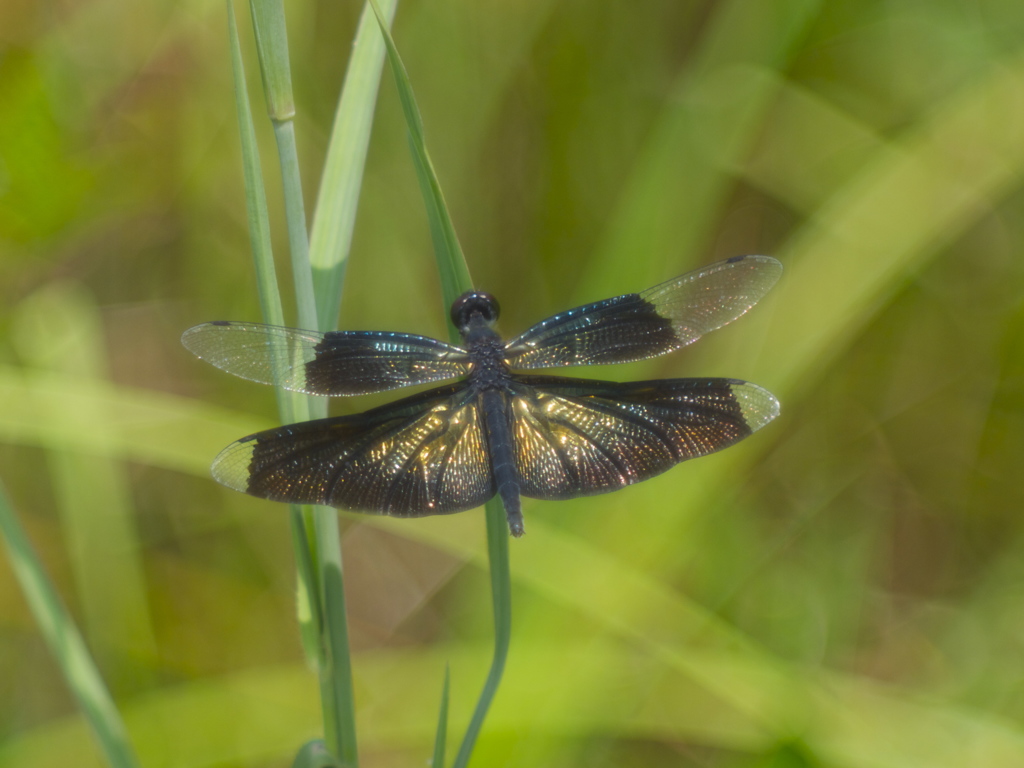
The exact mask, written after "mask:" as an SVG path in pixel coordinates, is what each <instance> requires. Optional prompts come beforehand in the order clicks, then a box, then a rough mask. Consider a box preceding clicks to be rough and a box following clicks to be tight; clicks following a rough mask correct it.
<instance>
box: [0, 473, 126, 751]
mask: <svg viewBox="0 0 1024 768" xmlns="http://www.w3.org/2000/svg"><path fill="white" fill-rule="evenodd" d="M0 533H2V534H3V540H4V545H5V547H6V549H7V556H8V557H9V558H10V561H11V566H12V568H13V570H14V574H15V576H16V577H17V579H18V582H19V584H21V589H22V592H24V594H25V599H26V600H27V601H28V604H29V608H31V610H32V613H33V615H34V616H35V619H36V622H38V624H39V628H40V631H41V632H42V634H43V637H44V638H46V643H47V645H49V646H50V650H51V651H52V652H53V655H54V657H55V658H56V659H57V663H58V664H60V667H61V671H62V672H63V674H64V679H65V680H67V681H68V685H69V686H70V687H71V692H72V693H73V694H74V696H75V699H76V700H77V701H78V706H79V707H81V709H82V713H83V714H84V715H85V718H86V720H87V721H88V723H89V726H90V728H92V731H93V733H94V734H95V736H96V739H97V741H99V744H100V748H101V749H102V750H103V753H104V755H105V756H106V759H107V761H108V762H109V763H110V765H112V766H114V768H134V766H137V765H138V764H139V762H138V760H137V758H136V756H135V750H134V749H133V748H132V745H131V743H130V742H129V740H128V732H127V730H126V729H125V727H124V722H123V721H122V720H121V716H120V714H119V713H118V711H117V708H116V707H115V706H114V702H113V699H111V697H110V693H109V692H108V691H107V689H106V686H104V684H103V680H102V678H101V677H100V673H99V670H98V669H97V668H96V665H95V664H94V663H93V660H92V658H91V657H90V656H89V650H88V648H86V645H85V641H84V640H83V639H82V636H81V634H80V633H79V632H78V629H77V628H76V627H75V624H74V622H73V621H72V620H71V617H70V615H69V614H68V612H67V610H66V609H65V608H64V606H63V605H62V604H61V601H60V598H59V597H58V596H57V592H56V590H55V589H54V588H53V585H52V584H51V583H50V580H49V579H48V578H47V576H46V572H45V571H44V570H43V567H42V564H41V563H40V562H39V558H38V557H37V556H36V554H35V552H34V550H33V549H32V545H31V544H30V543H29V540H28V536H26V535H25V531H24V530H23V529H22V527H21V525H20V523H19V522H18V518H17V516H16V515H15V514H14V510H13V509H12V508H11V505H10V501H9V500H8V498H7V492H6V490H5V489H4V488H3V486H0Z"/></svg>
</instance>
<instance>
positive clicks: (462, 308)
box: [452, 291, 501, 334]
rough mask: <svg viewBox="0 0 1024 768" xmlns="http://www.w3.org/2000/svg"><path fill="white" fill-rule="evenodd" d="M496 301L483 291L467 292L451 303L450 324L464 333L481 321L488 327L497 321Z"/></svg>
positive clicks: (497, 308)
mask: <svg viewBox="0 0 1024 768" xmlns="http://www.w3.org/2000/svg"><path fill="white" fill-rule="evenodd" d="M500 311H501V310H500V308H499V307H498V300H497V299H496V298H494V297H493V296H492V295H491V294H489V293H484V292H483V291H469V292H468V293H464V294H462V295H461V296H459V298H457V299H456V300H455V301H454V302H452V324H453V325H454V326H455V327H456V328H458V329H459V332H460V333H463V334H464V333H465V332H466V331H467V330H469V328H470V326H471V325H473V324H474V320H475V321H476V322H480V321H481V320H482V321H483V322H484V323H486V324H487V325H488V326H489V325H491V324H492V323H494V321H495V320H497V319H498V315H499V313H500Z"/></svg>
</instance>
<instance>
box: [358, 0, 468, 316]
mask: <svg viewBox="0 0 1024 768" xmlns="http://www.w3.org/2000/svg"><path fill="white" fill-rule="evenodd" d="M370 3H371V5H372V6H373V12H374V13H375V14H376V15H377V23H378V26H379V27H380V31H381V34H382V35H383V36H384V44H385V45H386V46H387V52H388V62H389V63H390V64H391V72H392V74H393V75H394V76H395V85H396V86H397V87H398V99H399V101H400V102H401V103H402V112H403V113H404V114H405V124H406V127H407V128H408V130H409V144H410V146H411V148H412V157H413V164H414V165H415V166H416V176H417V178H418V179H419V183H420V192H422V194H423V201H424V203H425V204H426V206H427V222H428V223H429V225H430V236H431V239H432V240H433V243H434V256H435V258H436V259H437V271H438V274H439V275H440V277H441V292H442V295H443V296H444V302H445V307H446V308H447V307H450V306H451V304H452V302H453V301H455V299H456V298H458V296H459V295H460V294H462V293H465V292H466V291H468V290H471V289H472V288H473V279H472V278H471V277H470V276H469V267H467V266H466V259H465V257H464V256H463V255H462V247H461V246H460V245H459V238H458V235H456V234H455V225H454V224H453V223H452V218H451V215H450V214H449V213H448V206H447V204H446V203H445V201H444V193H443V192H442V191H441V184H440V182H439V181H438V180H437V173H436V172H435V171H434V165H433V163H432V162H431V160H430V153H429V152H427V145H426V140H425V139H424V136H423V120H422V118H421V117H420V111H419V108H418V107H417V106H416V98H415V96H414V95H413V92H412V85H411V83H410V82H409V73H408V72H406V70H405V65H404V64H403V63H402V59H401V57H400V56H399V55H398V49H397V48H396V47H395V41H394V40H393V39H392V37H391V32H390V30H389V29H388V26H387V21H386V20H385V18H384V14H383V13H381V10H380V7H379V6H378V5H377V2H376V0H370ZM453 332H454V329H453Z"/></svg>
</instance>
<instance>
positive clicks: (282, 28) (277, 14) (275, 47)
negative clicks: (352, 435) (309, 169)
mask: <svg viewBox="0 0 1024 768" xmlns="http://www.w3.org/2000/svg"><path fill="white" fill-rule="evenodd" d="M249 8H250V10H251V12H252V25H253V31H254V33H255V35H256V52H257V55H258V57H259V60H260V72H261V73H262V74H263V92H264V94H265V96H266V101H267V113H268V115H269V117H270V121H271V123H272V124H273V126H274V138H275V139H276V140H277V141H276V143H277V158H278V162H279V163H280V166H281V183H282V188H283V192H284V211H285V221H286V222H287V225H288V248H289V251H290V254H291V265H292V278H293V280H294V283H295V298H296V311H297V313H298V325H299V327H300V328H316V323H317V317H316V299H315V297H314V292H313V273H312V271H311V270H310V267H309V237H308V235H307V232H306V208H305V203H304V202H303V199H302V178H301V175H300V173H299V156H298V149H297V147H296V145H295V122H294V121H295V99H294V96H293V94H292V75H291V64H290V62H289V57H288V34H287V32H288V30H287V27H286V25H285V18H284V5H283V4H282V3H281V2H280V0H250V3H249ZM311 413H312V415H313V417H314V418H318V417H322V416H324V415H326V413H327V411H326V406H325V405H324V404H322V403H320V404H318V405H313V404H312V403H311Z"/></svg>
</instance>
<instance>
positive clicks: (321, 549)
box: [228, 0, 356, 766]
mask: <svg viewBox="0 0 1024 768" xmlns="http://www.w3.org/2000/svg"><path fill="white" fill-rule="evenodd" d="M228 17H229V21H230V34H231V48H232V64H233V67H234V72H235V92H236V98H237V102H238V104H237V106H238V113H239V123H240V126H241V136H242V138H241V144H242V155H243V161H244V168H245V180H246V202H247V207H248V212H249V222H250V235H251V238H252V244H253V258H254V261H255V265H256V274H257V285H258V288H259V295H260V303H261V306H262V308H263V316H264V319H265V320H266V322H268V323H271V324H273V325H284V324H285V323H284V313H283V310H282V308H281V298H280V294H279V292H278V289H277V278H276V274H275V271H274V263H273V253H272V250H271V246H270V225H269V217H268V215H267V204H266V195H265V192H264V189H263V183H262V174H261V172H260V165H259V154H258V150H257V147H256V132H255V128H254V126H253V120H252V111H251V109H250V106H249V101H248V96H247V92H246V88H245V73H244V69H243V66H242V58H241V50H240V47H239V44H238V32H237V26H236V24H235V18H234V9H233V8H232V6H231V3H230V0H229V2H228ZM267 79H269V78H267ZM308 293H309V296H310V297H311V296H312V290H310V291H309V292H308ZM300 302H301V297H300ZM307 306H308V305H307ZM313 314H314V315H315V311H314V312H313ZM278 404H279V406H280V410H281V417H282V419H283V420H284V421H285V422H291V421H302V420H306V419H308V418H309V404H308V402H307V400H306V398H304V397H300V396H297V395H295V396H293V395H292V394H291V393H283V392H281V390H280V389H278ZM289 508H290V515H291V521H290V522H291V528H292V541H293V546H294V549H295V559H296V566H297V568H298V573H299V579H298V590H299V595H298V613H299V624H300V628H301V629H302V635H303V644H304V647H305V649H306V653H307V655H309V657H310V658H311V659H312V660H313V661H314V663H315V665H316V668H317V670H318V672H319V676H320V698H321V705H322V707H323V717H324V736H325V740H326V743H327V746H328V748H329V749H330V750H331V751H332V753H333V754H335V755H337V756H339V757H340V758H342V759H343V760H344V761H345V762H346V764H348V765H352V766H355V765H356V739H355V711H354V697H353V695H352V682H351V662H350V659H349V653H348V637H347V632H346V631H345V629H346V627H345V607H344V592H343V590H342V589H341V584H340V582H341V547H340V542H339V539H338V530H337V524H338V523H337V516H336V514H335V513H334V511H333V510H314V509H312V508H310V507H300V506H298V505H291V506H290V507H289ZM318 569H319V570H318ZM316 574H320V576H321V577H322V578H323V584H321V583H320V582H319V581H318V580H317V578H316ZM339 631H340V635H339ZM321 638H323V640H324V642H321Z"/></svg>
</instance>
